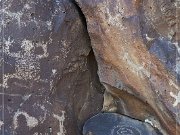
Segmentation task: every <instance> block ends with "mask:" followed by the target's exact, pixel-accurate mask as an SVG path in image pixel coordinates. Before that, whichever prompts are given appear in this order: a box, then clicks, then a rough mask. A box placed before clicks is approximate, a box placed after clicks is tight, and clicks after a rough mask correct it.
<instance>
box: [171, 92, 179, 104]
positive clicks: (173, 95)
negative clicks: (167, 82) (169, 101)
mask: <svg viewBox="0 0 180 135" xmlns="http://www.w3.org/2000/svg"><path fill="white" fill-rule="evenodd" d="M170 95H171V97H173V98H174V99H175V102H174V104H173V106H174V107H176V106H177V105H178V104H179V103H180V92H178V95H177V96H176V95H175V94H174V93H172V92H170Z"/></svg>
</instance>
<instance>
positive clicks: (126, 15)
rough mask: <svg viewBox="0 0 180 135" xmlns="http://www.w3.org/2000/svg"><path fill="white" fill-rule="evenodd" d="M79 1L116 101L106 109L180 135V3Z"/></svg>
mask: <svg viewBox="0 0 180 135" xmlns="http://www.w3.org/2000/svg"><path fill="white" fill-rule="evenodd" d="M76 1H77V3H78V5H79V6H80V8H81V9H82V12H83V13H84V15H85V17H86V21H87V27H88V32H89V35H90V38H91V43H92V47H93V50H94V53H95V56H96V60H97V62H98V69H99V71H98V74H99V77H100V81H101V83H103V84H104V86H105V87H106V91H108V92H109V93H111V95H112V97H113V96H114V100H112V98H110V97H109V95H108V97H106V96H107V94H106V95H105V99H109V100H111V102H108V101H106V102H105V104H104V108H105V109H104V110H105V111H109V110H110V111H111V110H117V112H120V113H122V114H125V115H128V116H130V117H133V118H136V119H139V120H142V121H151V123H152V124H153V125H154V126H156V127H158V128H159V129H160V130H161V131H162V132H163V134H169V135H176V134H180V126H179V124H180V119H179V118H180V116H179V113H180V96H179V95H180V91H179V90H180V87H179V75H180V72H179V65H180V63H179V55H180V52H179V44H178V43H179V24H180V23H179V21H180V17H179V14H180V8H179V7H180V6H179V5H180V3H179V1H170V0H157V1H155V0H76ZM109 106H112V108H114V109H111V107H110V108H109V110H108V107H109ZM115 108H116V109H115Z"/></svg>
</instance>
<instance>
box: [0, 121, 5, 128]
mask: <svg viewBox="0 0 180 135" xmlns="http://www.w3.org/2000/svg"><path fill="white" fill-rule="evenodd" d="M3 125H4V122H3V121H0V130H1V127H2V126H3Z"/></svg>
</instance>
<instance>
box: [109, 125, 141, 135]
mask: <svg viewBox="0 0 180 135" xmlns="http://www.w3.org/2000/svg"><path fill="white" fill-rule="evenodd" d="M111 135H142V134H141V131H140V130H139V129H138V128H136V127H133V126H129V125H125V124H123V125H118V126H115V127H114V128H113V129H112V130H111Z"/></svg>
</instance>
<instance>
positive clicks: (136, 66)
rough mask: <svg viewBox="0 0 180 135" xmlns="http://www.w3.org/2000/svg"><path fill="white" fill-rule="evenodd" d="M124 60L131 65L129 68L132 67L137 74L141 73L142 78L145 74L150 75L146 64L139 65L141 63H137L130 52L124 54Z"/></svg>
mask: <svg viewBox="0 0 180 135" xmlns="http://www.w3.org/2000/svg"><path fill="white" fill-rule="evenodd" d="M123 60H125V61H126V62H127V64H128V65H129V68H131V69H132V71H133V72H134V73H136V74H137V75H139V76H140V77H141V78H143V75H146V76H147V77H150V72H149V71H148V70H147V69H145V68H144V66H142V65H139V64H135V63H134V62H133V61H132V59H131V57H130V56H129V54H128V53H125V54H124V56H123Z"/></svg>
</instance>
